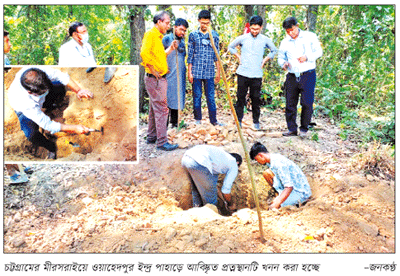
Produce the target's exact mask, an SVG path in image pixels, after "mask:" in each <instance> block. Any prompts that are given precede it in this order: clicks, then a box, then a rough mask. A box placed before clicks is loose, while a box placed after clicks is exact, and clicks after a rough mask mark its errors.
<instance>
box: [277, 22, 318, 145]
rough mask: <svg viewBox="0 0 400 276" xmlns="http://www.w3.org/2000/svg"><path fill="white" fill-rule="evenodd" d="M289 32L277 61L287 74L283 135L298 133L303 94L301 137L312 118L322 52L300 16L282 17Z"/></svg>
mask: <svg viewBox="0 0 400 276" xmlns="http://www.w3.org/2000/svg"><path fill="white" fill-rule="evenodd" d="M282 26H283V28H284V29H285V30H286V33H287V36H286V38H285V39H284V40H282V42H281V45H280V47H279V54H278V64H279V66H280V67H282V69H283V70H285V71H289V72H288V74H287V75H286V82H285V87H286V108H285V115H286V123H287V127H288V131H287V132H285V133H283V136H296V135H297V123H296V117H297V104H298V102H299V96H300V94H301V99H300V104H301V120H300V122H301V125H300V137H302V138H303V137H306V136H307V131H308V126H309V124H310V122H311V117H312V114H313V104H314V89H315V82H316V74H315V66H316V65H315V62H316V60H317V59H318V58H319V57H321V56H322V48H321V44H320V42H319V41H318V38H317V36H316V35H315V34H314V33H312V32H307V31H303V30H300V29H299V27H298V24H297V20H296V18H294V17H289V18H287V19H285V21H283V24H282Z"/></svg>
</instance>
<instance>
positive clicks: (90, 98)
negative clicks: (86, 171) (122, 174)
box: [4, 66, 139, 162]
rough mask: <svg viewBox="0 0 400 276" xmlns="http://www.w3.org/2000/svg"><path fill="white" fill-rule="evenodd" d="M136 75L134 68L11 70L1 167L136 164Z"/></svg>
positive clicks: (7, 79) (7, 76)
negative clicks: (18, 164)
mask: <svg viewBox="0 0 400 276" xmlns="http://www.w3.org/2000/svg"><path fill="white" fill-rule="evenodd" d="M138 74H139V69H138V66H112V67H111V66H109V67H101V66H99V67H90V68H88V67H51V66H24V67H12V68H10V69H9V70H7V72H5V73H4V160H5V162H10V161H62V162H68V161H71V162H72V161H91V162H93V161H104V162H107V161H120V162H124V161H128V162H136V161H137V156H138V154H137V144H138V143H137V125H138V117H137V115H138V112H137V110H138V108H137V106H138V104H137V95H138Z"/></svg>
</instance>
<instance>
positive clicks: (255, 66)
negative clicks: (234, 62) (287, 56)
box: [228, 15, 277, 130]
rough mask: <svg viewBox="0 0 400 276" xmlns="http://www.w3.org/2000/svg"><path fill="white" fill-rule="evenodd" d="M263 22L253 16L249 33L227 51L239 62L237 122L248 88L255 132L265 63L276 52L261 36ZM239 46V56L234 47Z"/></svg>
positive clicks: (258, 17) (238, 38)
mask: <svg viewBox="0 0 400 276" xmlns="http://www.w3.org/2000/svg"><path fill="white" fill-rule="evenodd" d="M262 25H263V20H262V18H261V16H258V15H255V16H252V17H251V18H250V33H246V34H243V35H241V36H239V37H237V38H236V39H235V40H234V41H232V42H231V44H229V46H228V49H229V51H230V52H231V54H234V55H235V56H236V57H237V59H238V60H239V67H238V69H237V71H236V75H237V82H238V88H237V102H236V106H235V109H236V114H237V117H238V119H239V122H240V123H241V122H242V119H243V108H244V106H245V104H246V95H247V91H248V90H249V88H250V99H251V105H252V112H253V123H254V128H255V129H256V130H260V121H259V119H260V91H261V82H262V76H263V70H262V68H263V67H264V65H265V63H266V62H268V61H269V60H272V59H273V58H274V56H275V54H276V52H277V49H276V47H275V45H274V43H273V42H272V41H271V39H269V38H268V37H266V36H265V35H263V34H260V31H261V30H262ZM237 46H241V54H239V53H238V51H237V49H236V47H237ZM266 48H268V49H270V51H271V52H270V53H269V55H268V56H266V57H265V58H263V56H264V52H265V49H266Z"/></svg>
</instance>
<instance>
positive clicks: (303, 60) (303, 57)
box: [297, 56, 307, 63]
mask: <svg viewBox="0 0 400 276" xmlns="http://www.w3.org/2000/svg"><path fill="white" fill-rule="evenodd" d="M297 60H298V61H299V62H300V63H303V62H306V61H307V56H301V57H299V58H298V59H297Z"/></svg>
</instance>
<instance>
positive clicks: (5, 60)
mask: <svg viewBox="0 0 400 276" xmlns="http://www.w3.org/2000/svg"><path fill="white" fill-rule="evenodd" d="M4 65H11V62H10V60H9V59H8V56H6V55H4Z"/></svg>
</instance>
